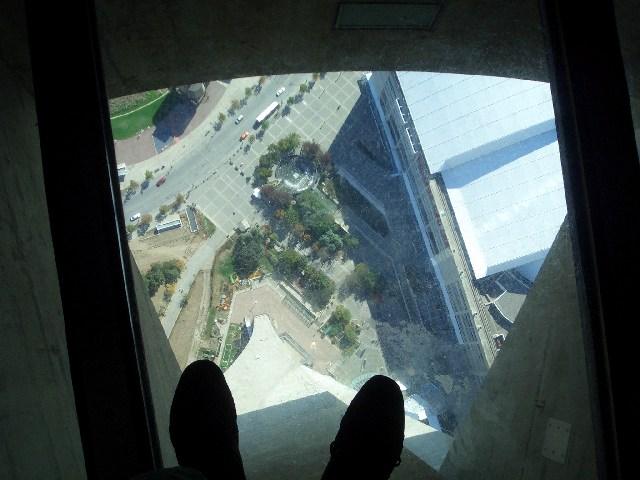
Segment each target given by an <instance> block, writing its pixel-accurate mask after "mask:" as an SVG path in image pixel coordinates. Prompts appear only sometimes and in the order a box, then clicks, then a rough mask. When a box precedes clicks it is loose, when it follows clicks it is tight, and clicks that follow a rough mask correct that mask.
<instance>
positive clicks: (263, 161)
mask: <svg viewBox="0 0 640 480" xmlns="http://www.w3.org/2000/svg"><path fill="white" fill-rule="evenodd" d="M271 147H272V145H269V147H267V153H263V154H262V155H260V158H259V159H258V165H260V166H261V167H264V168H272V167H273V166H274V165H276V164H277V163H278V162H279V161H280V154H279V153H278V152H277V151H276V150H275V148H271Z"/></svg>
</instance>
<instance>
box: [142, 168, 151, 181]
mask: <svg viewBox="0 0 640 480" xmlns="http://www.w3.org/2000/svg"><path fill="white" fill-rule="evenodd" d="M152 178H153V172H152V171H151V170H147V171H146V172H144V179H145V180H146V181H147V182H148V181H149V180H151V179H152Z"/></svg>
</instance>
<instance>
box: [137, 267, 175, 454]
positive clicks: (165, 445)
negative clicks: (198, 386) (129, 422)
mask: <svg viewBox="0 0 640 480" xmlns="http://www.w3.org/2000/svg"><path fill="white" fill-rule="evenodd" d="M131 266H132V267H133V270H134V272H133V273H134V276H133V283H134V288H135V291H136V301H137V302H138V313H139V315H140V326H141V328H142V337H143V340H144V354H145V359H146V361H147V371H148V374H149V383H150V386H151V396H152V400H153V409H154V410H155V416H156V425H157V427H158V437H159V439H160V450H161V452H162V461H163V464H164V466H165V467H172V466H175V465H177V464H178V461H177V460H176V455H175V452H174V451H173V446H172V445H171V439H170V438H169V411H170V409H171V401H172V400H173V392H174V391H175V389H176V385H178V380H179V379H180V373H181V372H180V366H179V365H178V361H177V360H176V356H175V355H174V353H173V351H172V350H171V345H170V344H169V339H168V338H167V336H166V335H165V333H164V328H163V327H162V324H161V323H160V320H159V319H158V315H157V314H156V311H155V308H154V307H153V304H152V303H151V299H150V298H149V295H148V294H147V290H146V288H145V286H144V282H143V281H142V276H141V275H140V272H139V271H138V267H137V266H136V262H135V260H134V259H133V255H132V256H131Z"/></svg>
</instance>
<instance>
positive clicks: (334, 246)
mask: <svg viewBox="0 0 640 480" xmlns="http://www.w3.org/2000/svg"><path fill="white" fill-rule="evenodd" d="M266 187H267V186H265V187H263V190H264V189H265V188H266ZM265 198H266V200H267V201H269V202H271V203H272V204H273V205H274V206H275V207H276V210H275V212H274V216H275V218H276V219H277V220H279V221H282V222H284V224H285V225H287V226H288V228H289V229H290V231H291V233H292V234H293V236H294V237H295V238H296V239H297V240H298V241H300V242H302V243H307V244H308V245H310V246H311V248H312V249H313V251H314V252H315V253H317V254H318V255H319V256H320V257H330V256H333V255H335V254H336V253H337V252H339V251H341V250H343V249H345V248H353V247H356V246H357V245H358V239H357V238H356V237H354V236H352V235H350V234H348V233H346V232H344V231H343V230H342V229H341V228H340V226H339V225H338V224H336V223H335V220H334V217H333V214H332V213H331V211H330V210H329V209H328V208H327V206H326V203H325V200H324V199H323V198H322V196H321V194H320V193H319V192H317V191H316V190H306V191H304V192H302V193H300V194H298V195H296V197H295V202H293V201H292V198H291V195H290V194H288V193H287V192H283V191H281V190H278V189H277V188H275V187H270V188H267V195H266V197H265Z"/></svg>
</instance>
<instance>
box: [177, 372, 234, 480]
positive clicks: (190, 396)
mask: <svg viewBox="0 0 640 480" xmlns="http://www.w3.org/2000/svg"><path fill="white" fill-rule="evenodd" d="M169 433H170V435H171V443H173V448H174V449H175V451H176V457H177V458H178V463H179V464H180V465H181V466H184V467H191V468H195V469H196V470H199V471H201V472H202V473H203V474H204V475H205V476H206V477H207V478H208V479H214V478H219V479H224V480H244V479H245V475H244V469H243V467H242V458H241V457H240V449H239V439H238V424H237V417H236V407H235V404H234V402H233V397H232V396H231V391H230V390H229V387H228V385H227V382H226V381H225V379H224V375H223V374H222V371H221V370H220V369H219V368H218V366H217V365H216V364H214V363H213V362H210V361H208V360H198V361H197V362H193V363H192V364H190V365H189V366H188V367H187V368H186V369H185V370H184V372H183V373H182V376H181V377H180V381H179V382H178V386H177V387H176V392H175V394H174V396H173V403H172V404H171V417H170V420H169Z"/></svg>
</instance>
